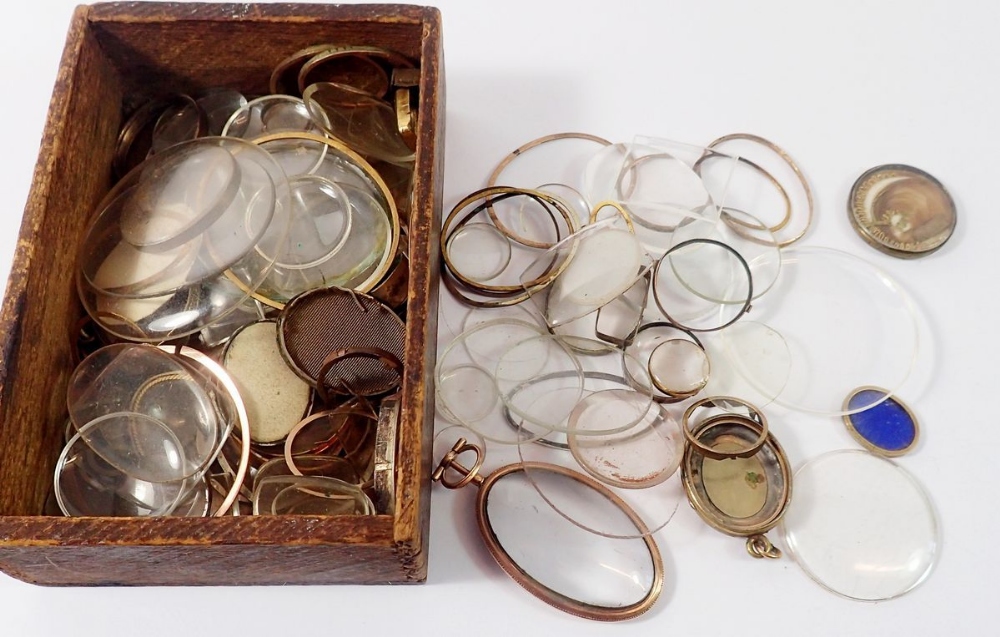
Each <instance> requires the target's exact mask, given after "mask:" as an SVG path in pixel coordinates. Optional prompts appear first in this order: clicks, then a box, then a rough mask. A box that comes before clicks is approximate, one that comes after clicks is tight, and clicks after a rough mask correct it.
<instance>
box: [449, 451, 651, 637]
mask: <svg viewBox="0 0 1000 637" xmlns="http://www.w3.org/2000/svg"><path fill="white" fill-rule="evenodd" d="M466 451H472V452H474V453H475V454H476V462H475V464H474V465H473V467H472V469H466V468H465V467H463V466H462V465H461V464H459V463H458V462H457V457H458V455H459V454H461V453H464V452H466ZM484 454H485V452H484V451H483V450H482V449H480V448H479V447H478V446H476V445H473V444H469V443H467V442H466V440H465V439H464V438H460V439H459V440H458V441H457V442H456V443H455V445H454V446H453V447H452V449H451V451H450V452H448V453H447V454H446V455H445V456H444V458H442V459H441V462H440V463H439V464H438V467H437V470H435V472H434V476H433V478H434V480H435V481H437V482H441V483H442V484H444V485H445V486H446V487H448V488H450V489H456V488H461V487H464V486H466V485H467V484H469V483H475V484H476V486H477V487H479V492H478V493H477V494H476V523H477V526H478V528H479V533H480V535H481V536H482V538H483V543H484V544H486V548H487V550H488V551H489V552H490V555H491V556H493V559H494V560H496V562H497V564H498V565H499V566H500V568H501V569H503V571H504V572H505V573H506V574H507V575H508V576H509V577H510V578H511V579H513V580H514V581H515V582H517V584H518V585H519V586H521V588H523V589H524V590H526V591H528V592H529V593H531V594H532V595H534V596H535V597H536V598H538V599H540V600H541V601H543V602H545V603H546V604H548V605H550V606H553V607H555V608H558V609H559V610H561V611H563V612H566V613H569V614H570V615H575V616H577V617H582V618H584V619H591V620H596V621H604V622H614V621H623V620H627V619H634V618H635V617H638V616H639V615H642V614H643V613H645V612H646V611H648V610H649V609H650V608H652V607H653V604H655V603H656V600H657V599H658V598H659V596H660V593H661V592H662V591H663V579H664V574H663V556H662V555H661V554H660V548H659V547H658V546H657V544H656V542H655V540H653V537H652V535H651V534H650V533H649V532H648V529H647V528H646V524H645V523H644V522H643V521H642V518H640V517H639V515H638V514H637V513H636V512H635V511H634V510H632V508H631V507H630V506H629V505H628V504H627V503H626V502H625V501H624V500H622V499H621V498H619V497H618V496H617V495H615V493H614V492H613V491H611V490H610V489H608V488H607V487H606V486H604V485H603V484H601V483H600V482H598V481H597V480H594V479H593V478H590V477H589V476H585V475H583V474H582V473H579V472H576V471H573V470H572V469H568V468H566V467H562V466H559V465H553V464H548V463H546V462H519V463H514V464H509V465H506V466H503V467H500V468H499V469H497V470H496V471H494V472H492V473H491V474H490V475H488V476H487V477H486V478H483V477H482V476H480V475H479V474H478V472H479V469H480V468H481V467H482V462H483V457H484ZM448 469H452V470H454V471H457V472H459V474H461V475H462V477H461V479H460V480H458V481H453V480H449V479H448V478H447V477H446V473H445V472H446V471H447V470H448ZM526 469H533V470H537V471H551V472H553V473H556V474H559V475H562V476H565V477H567V478H570V479H572V480H576V481H577V482H579V483H581V484H582V485H584V486H587V487H590V488H591V489H593V490H594V491H597V492H598V493H599V494H601V495H602V496H604V497H605V498H607V499H608V501H610V502H611V503H612V504H614V505H615V506H616V507H618V509H620V510H621V512H622V513H624V514H625V515H626V517H628V519H629V521H631V522H632V523H633V524H634V525H635V527H636V528H637V529H638V530H639V531H641V532H642V536H641V538H642V541H643V543H644V544H645V545H646V548H647V550H648V551H649V557H650V560H651V562H652V565H653V581H652V585H651V586H650V588H649V590H648V591H647V593H646V595H645V597H643V598H642V599H641V600H639V601H638V602H635V603H633V604H629V605H627V606H619V607H608V606H597V605H595V604H587V603H585V602H581V601H579V600H575V599H572V598H570V597H567V596H565V595H563V594H561V593H559V592H558V591H555V590H553V589H551V588H549V587H547V586H545V585H544V584H542V583H541V582H539V581H538V580H536V579H535V578H533V577H531V575H529V574H528V573H527V572H526V571H525V570H524V569H523V568H521V567H520V566H519V565H518V564H517V562H516V561H515V560H514V559H513V558H512V557H511V556H510V554H509V553H507V551H506V550H505V549H504V548H503V545H502V544H501V543H500V540H499V539H498V538H497V536H496V534H495V533H494V532H493V528H492V526H491V525H490V523H489V514H488V513H487V512H486V505H487V500H488V498H489V495H490V491H491V490H492V488H493V486H494V485H495V484H496V483H497V482H498V481H500V480H501V479H503V478H504V477H505V476H508V475H511V474H514V473H517V472H519V471H525V470H526ZM636 539H638V538H636Z"/></svg>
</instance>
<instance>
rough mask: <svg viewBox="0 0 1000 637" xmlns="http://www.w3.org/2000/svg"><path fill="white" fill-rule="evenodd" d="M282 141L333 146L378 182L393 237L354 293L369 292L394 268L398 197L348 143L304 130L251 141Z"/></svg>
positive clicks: (277, 306)
mask: <svg viewBox="0 0 1000 637" xmlns="http://www.w3.org/2000/svg"><path fill="white" fill-rule="evenodd" d="M281 140H302V141H309V142H315V143H318V144H325V145H326V146H327V147H328V148H332V149H333V150H336V151H337V152H340V153H343V154H345V155H347V157H348V158H349V159H350V160H352V161H353V162H355V164H357V167H358V168H360V169H361V171H362V172H363V173H364V174H365V175H366V176H367V177H368V178H369V179H370V180H371V181H372V182H373V183H374V184H375V186H376V187H377V188H378V190H379V193H380V194H381V195H382V197H383V198H384V199H385V203H386V206H387V208H388V209H387V210H386V212H387V213H388V214H389V226H390V229H391V235H392V236H391V239H390V241H389V245H388V246H387V248H386V250H385V252H384V253H383V255H382V259H381V260H380V262H379V265H378V267H377V268H376V269H375V271H374V272H372V274H371V276H369V277H368V279H367V280H365V281H363V282H362V283H361V284H360V285H358V286H357V287H356V288H354V291H355V292H364V293H367V292H369V291H371V290H372V289H374V288H375V286H377V285H378V284H379V283H380V282H381V281H382V279H384V278H385V275H386V273H387V272H388V271H389V268H390V267H392V261H393V259H394V258H395V256H396V251H397V250H398V249H399V235H400V221H399V210H398V209H397V207H396V200H395V199H394V198H393V196H392V191H390V190H389V186H388V185H387V184H386V183H385V180H383V179H382V176H381V175H379V174H378V171H377V170H375V168H374V167H373V166H372V165H371V164H370V163H368V161H367V160H365V158H364V157H362V156H361V155H359V154H358V153H356V152H354V151H353V150H351V148H350V147H348V146H347V145H346V144H344V143H342V142H340V141H338V140H336V139H332V138H330V137H324V136H321V135H315V134H313V133H305V132H281V133H271V134H269V135H263V136H261V137H257V138H256V139H253V140H251V143H253V144H256V145H257V146H260V145H262V144H266V143H268V142H273V141H281ZM251 296H252V297H253V298H255V299H257V300H258V301H260V302H261V303H264V304H265V305H268V306H270V307H273V308H275V309H278V310H281V309H284V307H285V304H284V303H281V302H279V301H275V300H273V299H269V298H267V297H264V296H262V295H260V294H257V293H256V292H254V293H253V294H251Z"/></svg>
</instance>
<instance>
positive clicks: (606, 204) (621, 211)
mask: <svg viewBox="0 0 1000 637" xmlns="http://www.w3.org/2000/svg"><path fill="white" fill-rule="evenodd" d="M604 208H614V209H615V210H616V211H617V212H618V216H619V217H621V218H622V219H624V220H625V225H626V226H628V231H629V232H631V233H632V234H635V226H634V225H632V215H631V213H629V211H628V210H627V209H626V208H625V206H623V205H622V204H620V203H619V202H617V201H612V200H610V199H606V200H604V201H602V202H600V203H599V204H597V205H596V206H594V209H593V210H591V211H590V223H597V214H598V213H599V212H600V211H601V210H603V209H604Z"/></svg>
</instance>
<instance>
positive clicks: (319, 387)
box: [316, 347, 403, 404]
mask: <svg viewBox="0 0 1000 637" xmlns="http://www.w3.org/2000/svg"><path fill="white" fill-rule="evenodd" d="M348 358H368V359H371V360H376V361H379V362H381V363H382V364H383V365H385V368H386V369H388V370H391V371H394V372H396V379H395V382H394V383H393V384H392V385H391V386H389V387H387V388H384V389H382V388H380V389H379V391H376V392H371V393H366V394H360V393H358V392H357V391H355V389H354V388H353V387H351V386H350V385H348V384H347V383H346V382H342V383H338V384H336V385H334V386H332V387H327V384H326V381H325V379H326V375H327V374H328V373H330V370H331V369H333V366H334V365H336V364H337V363H339V362H341V361H343V360H345V359H348ZM402 382H403V363H401V362H400V361H399V359H398V358H396V356H395V355H394V354H393V353H392V352H389V351H386V350H384V349H381V348H378V347H348V348H345V349H340V350H337V351H335V352H332V353H331V354H330V355H329V356H327V357H326V358H325V359H324V360H323V365H322V366H320V368H319V373H318V374H317V375H316V392H317V393H318V394H319V398H320V400H322V401H323V402H324V403H326V404H329V403H330V398H331V396H330V394H329V393H328V392H329V391H333V392H334V393H337V394H340V395H345V396H355V397H361V396H377V395H379V394H384V393H387V392H390V391H392V390H393V389H396V388H397V387H399V385H400V384H401V383H402ZM345 390H346V391H345Z"/></svg>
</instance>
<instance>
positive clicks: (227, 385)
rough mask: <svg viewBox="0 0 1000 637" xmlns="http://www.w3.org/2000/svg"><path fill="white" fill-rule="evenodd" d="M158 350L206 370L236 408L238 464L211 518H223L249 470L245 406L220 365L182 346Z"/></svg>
mask: <svg viewBox="0 0 1000 637" xmlns="http://www.w3.org/2000/svg"><path fill="white" fill-rule="evenodd" d="M159 348H160V349H161V350H163V351H165V352H168V353H171V354H176V355H178V356H184V357H185V358H190V359H191V360H193V361H195V362H196V363H198V364H200V365H201V366H202V367H204V368H205V369H206V370H208V372H209V373H210V374H212V376H214V377H215V378H216V380H218V381H219V383H220V384H221V385H222V386H223V388H224V389H225V390H226V392H227V393H228V394H229V397H230V398H231V399H232V401H233V406H234V407H236V417H237V419H239V421H240V463H239V466H238V467H237V468H236V474H235V476H234V478H233V486H232V488H230V489H229V493H227V494H226V498H225V499H224V500H223V501H222V503H221V504H219V508H218V509H216V511H215V513H214V514H213V517H217V518H218V517H223V516H225V515H227V514H228V513H229V508H230V507H232V506H233V503H234V502H236V498H238V497H239V495H240V488H241V487H242V486H243V481H244V480H246V477H247V471H248V470H249V468H250V418H249V416H248V415H247V407H246V404H245V403H244V402H243V398H242V397H241V396H240V390H239V388H238V387H237V386H236V383H235V382H233V379H232V377H231V376H230V375H229V373H228V372H226V370H225V369H224V368H223V367H222V365H219V364H218V363H216V362H215V361H214V360H212V359H211V358H209V357H208V356H206V355H205V354H203V353H201V352H199V351H198V350H196V349H194V348H192V347H185V346H182V345H178V346H174V345H160V346H159ZM220 456H221V454H220Z"/></svg>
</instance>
